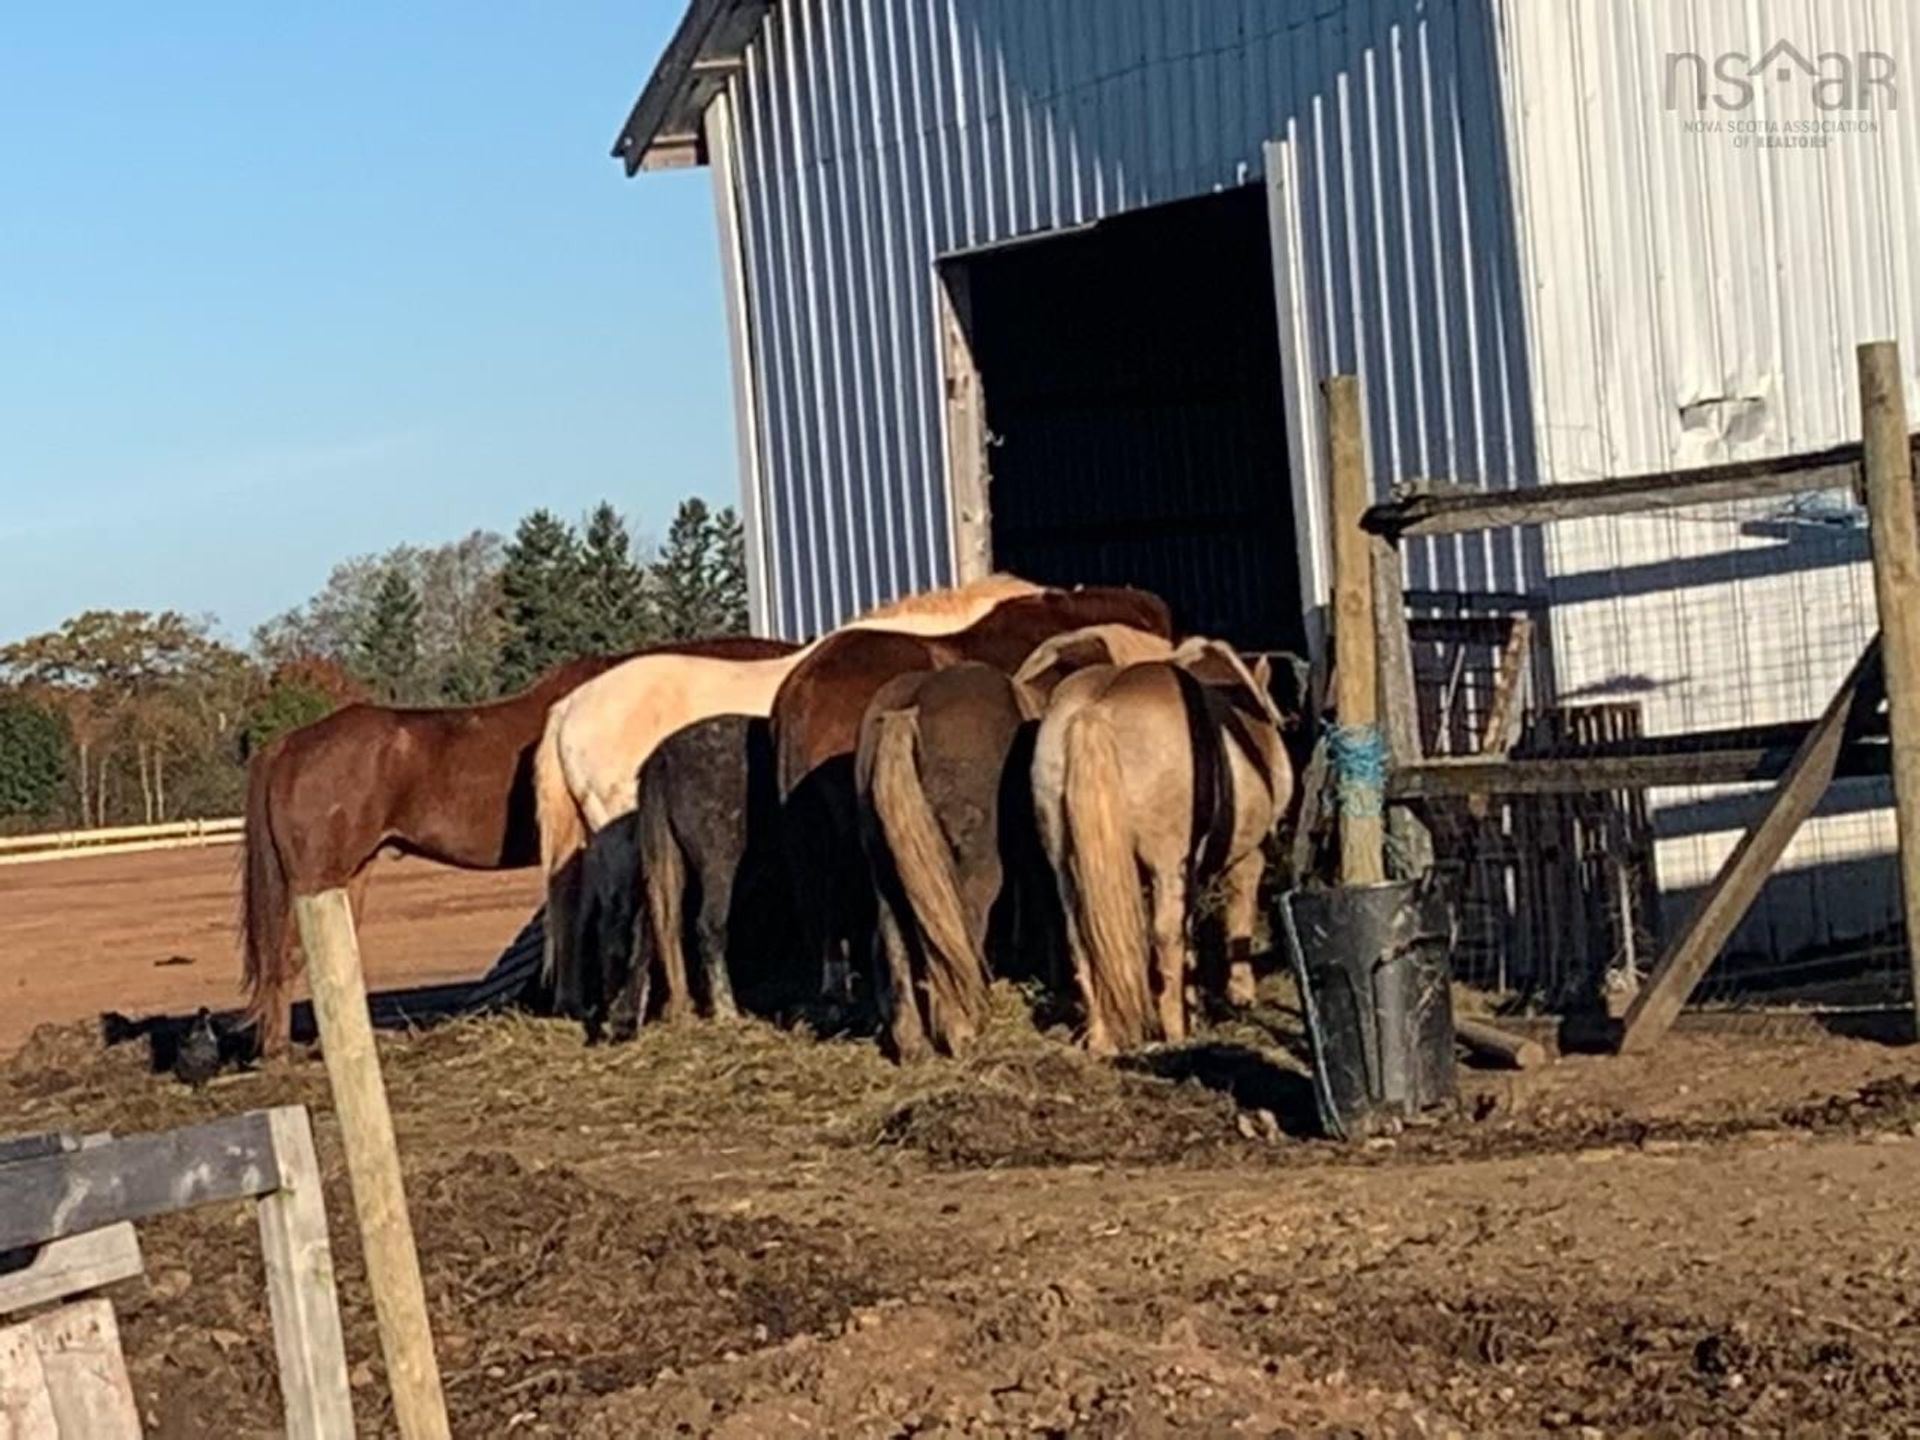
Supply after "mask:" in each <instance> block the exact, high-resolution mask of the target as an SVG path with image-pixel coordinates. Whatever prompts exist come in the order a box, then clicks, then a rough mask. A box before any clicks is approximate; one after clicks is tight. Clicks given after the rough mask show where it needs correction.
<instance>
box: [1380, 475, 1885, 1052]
mask: <svg viewBox="0 0 1920 1440" xmlns="http://www.w3.org/2000/svg"><path fill="white" fill-rule="evenodd" d="M1546 534H1547V535H1548V537H1549V539H1548V543H1547V544H1546V546H1545V568H1546V570H1547V577H1546V579H1545V583H1543V584H1542V585H1541V586H1540V587H1538V591H1537V593H1536V594H1534V595H1530V596H1517V595H1516V596H1497V595H1495V596H1489V595H1478V596H1471V597H1469V596H1462V595H1454V594H1448V593H1437V592H1417V593H1412V594H1409V596H1408V610H1409V617H1410V618H1409V629H1410V638H1411V640H1412V642H1413V657H1414V670H1415V693H1416V699H1417V705H1418V711H1419V722H1420V732H1421V741H1422V747H1423V749H1424V751H1425V753H1426V754H1427V755H1429V756H1467V755H1486V754H1511V755H1514V756H1555V755H1565V754H1569V753H1573V754H1580V755H1592V754H1596V753H1605V750H1606V747H1607V746H1608V745H1610V744H1614V745H1621V744H1624V742H1628V741H1634V742H1639V741H1643V740H1645V739H1647V738H1654V739H1657V738H1658V737H1662V736H1677V735H1680V734H1683V733H1692V734H1696V735H1697V734H1699V733H1700V732H1703V731H1725V732H1726V734H1727V736H1728V740H1729V744H1732V743H1734V742H1735V741H1736V740H1737V741H1739V742H1740V743H1751V744H1754V745H1756V746H1759V745H1767V744H1773V743H1776V742H1781V739H1782V737H1783V736H1788V735H1790V734H1791V722H1804V721H1806V720H1809V719H1811V718H1812V717H1813V716H1814V715H1816V714H1817V713H1819V711H1820V710H1821V709H1822V708H1823V707H1824V705H1825V704H1826V702H1827V700H1828V698H1829V697H1830V696H1831V695H1832V693H1833V691H1834V689H1835V688H1836V687H1837V686H1838V684H1839V682H1840V680H1841V678H1842V677H1843V676H1844V675H1845V674H1846V673H1847V672H1848V670H1849V669H1850V668H1851V666H1852V665H1853V663H1854V662H1855V660H1856V659H1857V658H1858V656H1859V653H1860V650H1861V647H1862V646H1863V645H1864V644H1865V643H1866V641H1867V640H1868V639H1869V638H1870V637H1871V635H1872V633H1873V630H1874V621H1873V616H1874V607H1873V596H1872V578H1871V571H1870V567H1869V566H1868V564H1867V563H1866V561H1867V553H1866V539H1865V533H1864V516H1863V514H1862V513H1861V512H1860V510H1859V508H1858V506H1857V505H1856V504H1855V503H1854V502H1853V498H1852V496H1851V495H1850V494H1848V493H1846V492H1821V493H1818V494H1810V495H1803V496H1795V497H1791V498H1789V499H1786V500H1780V499H1773V500H1761V501H1735V502H1728V503H1720V504H1714V505H1703V506H1699V507H1693V508H1688V509H1681V510H1674V511H1671V512H1668V513H1666V514H1662V515H1657V516H1631V517H1610V518H1606V519H1600V520H1588V521H1576V522H1570V523H1566V524H1559V525H1553V526H1550V527H1548V529H1547V531H1546ZM1784 743H1788V745H1789V748H1790V743H1791V742H1790V740H1789V741H1786V742H1784ZM1767 789H1768V787H1765V786H1752V785H1748V786H1699V785H1695V786H1686V787H1667V788H1663V789H1654V790H1644V791H1620V792H1600V793H1587V794H1579V795H1518V796H1494V797H1475V798H1472V799H1461V800H1447V801H1430V802H1428V804H1427V810H1426V818H1427V821H1428V824H1429V826H1430V828H1431V830H1432V832H1433V840H1434V851H1435V858H1436V872H1437V877H1438V878H1439V879H1440V880H1441V881H1442V882H1443V883H1444V884H1446V885H1447V886H1448V887H1449V889H1450V891H1451V893H1452V896H1453V898H1454V900H1455V902H1456V910H1457V914H1458V916H1459V926H1460V938H1459V944H1458V949H1457V954H1456V962H1455V963H1456V968H1457V973H1458V975H1459V977H1460V978H1461V979H1462V980H1464V981H1466V982H1468V983H1470V984H1473V985H1476V986H1479V987H1481V988H1484V989H1486V990H1489V991H1492V992H1494V993H1496V994H1498V995H1500V996H1503V997H1506V998H1508V999H1509V1000H1511V1001H1513V1002H1515V1003H1516V1004H1519V1005H1522V1006H1524V1007H1528V1008H1537V1009H1542V1010H1554V1011H1565V1010H1569V1009H1582V1010H1588V1009H1595V1008H1603V1009H1605V1010H1607V1011H1608V1012H1610V1013H1613V1014H1616V1015H1618V1014H1620V1013H1623V1012H1624V1010H1625V1007H1626V1005H1627V1004H1628V1002H1629V1001H1630V1000H1631V998H1632V996H1633V994H1634V993H1635V991H1636V989H1637V987H1638V985H1639V982H1640V980H1641V979H1642V978H1643V977H1644V976H1645V975H1646V973H1647V972H1648V970H1649V969H1651V967H1652V966H1653V964H1654V963H1655V961H1656V960H1657V959H1658V957H1659V955H1660V953H1661V949H1662V946H1663V945H1664V944H1665V943H1666V942H1667V941H1668V939H1669V938H1670V937H1671V936H1672V935H1673V934H1674V933H1675V932H1676V931H1677V929H1678V928H1679V926H1680V925H1681V924H1682V923H1683V922H1684V920H1685V918H1686V915H1687V913H1688V911H1689V909H1690V907H1691V905H1692V904H1693V902H1694V900H1695V898H1696V896H1697V895H1698V893H1699V892H1700V890H1701V888H1702V887H1704V886H1705V885H1706V884H1707V883H1708V882H1709V881H1710V880H1711V879H1712V878H1713V876H1714V874H1715V872H1716V871H1717V870H1718V869H1719V867H1720V865H1721V864H1722V862H1723V861H1724V860H1725V858H1726V856H1727V855H1728V854H1729V853H1730V852H1731V850H1732V847H1733V846H1734V844H1735V843H1736V842H1737V840H1738V838H1739V836H1740V834H1741V833H1742V832H1743V831H1744V829H1745V828H1746V826H1747V824H1748V823H1749V822H1750V820H1751V819H1752V818H1753V816H1754V815H1755V814H1756V813H1757V810H1758V808H1759V806H1760V804H1761V803H1762V801H1763V800H1764V797H1765V795H1766V793H1767ZM1890 806H1891V791H1890V789H1889V787H1888V784H1887V782H1886V781H1885V780H1884V779H1882V778H1872V777H1864V778H1855V779H1842V780H1840V781H1837V782H1836V783H1835V784H1834V786H1833V787H1832V790H1831V792H1830V793H1829V794H1828V796H1827V797H1826V799H1825V800H1824V801H1823V802H1822V804H1821V805H1820V807H1819V809H1818V810H1817V811H1816V813H1815V816H1814V818H1813V819H1812V820H1810V821H1809V822H1808V823H1807V824H1806V825H1805V826H1804V827H1803V828H1802V831H1801V833H1800V834H1799V836H1798V837H1797V838H1796V839H1795V841H1794V843H1793V845H1792V846H1791V848H1790V849H1789V851H1788V852H1787V854H1786V856H1785V857H1784V859H1783V861H1782V863H1781V864H1780V866H1779V867H1777V870H1776V872H1775V873H1774V874H1773V876H1772V877H1771V878H1770V879H1769V881H1768V882H1767V884H1766V886H1765V888H1764V889H1763V890H1762V892H1761V894H1760V896H1759V898H1758V900H1757V901H1756V902H1755V904H1754V905H1753V907H1752V909H1751V911H1750V913H1749V914H1748V916H1747V918H1746V919H1745V921H1744V922H1743V923H1742V924H1741V926H1740V927H1739V929H1738V930H1737V931H1736V933H1735V934H1734V936H1733V938H1732V940H1731V941H1730V942H1729V943H1728V945H1727V946H1726V948H1725V950H1724V951H1723V953H1722V954H1721V955H1720V957H1719V958H1718V960H1717V961H1716V963H1715V964H1714V966H1713V968H1712V970H1711V971H1710V973H1709V974H1708V976H1707V978H1706V980H1705V982H1704V983H1703V984H1702V985H1701V986H1700V987H1699V988H1698V989H1697V990H1696V992H1695V994H1694V1003H1696V1004H1703V1003H1704V1004H1713V1005H1735V1006H1753V1007H1761V1006H1764V1007H1793V1008H1812V1009H1820V1010H1845V1009H1854V1008H1878V1007H1881V1006H1888V1005H1898V1004H1905V1003H1907V1001H1908V990H1909V982H1908V973H1909V972H1908V965H1907V958H1906V956H1907V951H1906V944H1905V936H1904V934H1903V932H1902V927H1901V925H1900V923H1899V898H1898V888H1897V877H1896V874H1895V869H1894V866H1895V848H1896V842H1895V832H1894V826H1893V819H1892V814H1891V810H1890Z"/></svg>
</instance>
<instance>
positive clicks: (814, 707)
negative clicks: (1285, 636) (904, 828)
mask: <svg viewBox="0 0 1920 1440" xmlns="http://www.w3.org/2000/svg"><path fill="white" fill-rule="evenodd" d="M1090 625H1130V626H1133V627H1134V628H1136V629H1139V630H1145V631H1148V632H1150V633H1152V634H1155V635H1161V636H1167V635H1171V634H1172V631H1173V621H1172V617H1171V616H1170V615H1169V614H1168V613H1167V606H1166V602H1165V601H1163V600H1162V599H1160V597H1159V596H1157V595H1152V594H1149V593H1148V592H1147V591H1144V590H1132V589H1126V588H1123V587H1113V586H1088V587H1085V588H1082V589H1077V590H1048V591H1043V592H1041V593H1040V594H1038V595H1025V596H1019V597H1016V598H1014V599H1011V600H1003V601H1001V602H1000V603H999V604H998V605H996V606H995V607H994V608H993V610H991V611H990V612H989V613H988V614H987V615H985V616H983V617H982V618H981V619H979V620H977V621H975V622H974V623H973V624H972V625H970V626H968V627H967V628H966V629H965V630H960V631H956V632H954V633H953V634H950V635H907V634H901V633H899V632H896V631H889V630H847V631H842V632H841V633H839V634H836V635H832V636H829V637H828V638H827V639H825V640H823V641H820V642H818V643H817V644H816V645H815V646H814V648H813V649H812V651H811V652H809V653H808V655H807V657H806V659H804V660H802V661H801V662H800V663H799V665H797V666H796V667H795V668H794V670H793V673H792V674H790V675H788V676H787V678H786V680H785V681H784V682H783V683H782V684H781V686H780V689H779V692H778V693H777V694H776V695H775V696H774V701H773V709H772V720H773V736H774V748H775V756H776V765H777V773H778V775H779V780H780V796H781V800H782V803H783V804H784V805H785V807H786V820H785V823H784V824H783V826H782V838H783V840H784V841H785V842H786V844H787V848H788V852H789V856H790V859H791V862H792V867H793V878H794V887H795V896H796V899H798V900H800V901H801V902H802V903H801V904H800V912H801V914H802V916H803V923H805V924H806V926H807V928H808V932H809V933H808V934H807V936H806V944H807V946H808V950H809V953H811V954H814V955H818V956H819V957H820V959H821V962H822V963H823V965H824V966H825V967H826V968H825V975H826V978H827V989H828V990H829V992H830V993H831V992H840V993H841V994H842V995H844V992H845V991H846V989H847V981H848V978H849V977H848V972H847V970H846V967H845V953H846V952H845V949H844V947H845V946H846V945H847V944H849V943H853V942H857V940H858V939H859V938H861V937H863V936H865V935H866V933H867V932H868V929H869V924H868V917H870V915H871V912H872V899H873V895H872V887H871V886H870V885H869V884H867V883H866V877H865V875H864V873H863V867H862V865H861V864H860V863H859V848H858V847H859V840H858V836H859V829H858V825H857V822H856V819H855V813H854V783H853V756H854V750H855V748H856V747H857V746H858V744H859V741H860V721H861V718H862V717H863V716H864V715H865V714H866V711H867V706H868V705H869V704H870V703H871V702H872V700H873V697H874V696H875V695H876V694H877V693H878V692H879V690H880V688H881V686H883V685H885V684H886V683H887V682H888V681H889V680H891V679H893V678H894V677H895V676H896V675H904V674H906V673H908V672H909V671H914V670H943V669H945V668H946V667H948V666H949V665H957V664H960V663H961V662H963V661H968V660H972V661H978V662H980V663H981V664H985V665H991V666H993V667H994V668H995V669H997V670H1002V671H1005V672H1007V673H1009V674H1011V673H1012V672H1013V671H1015V670H1017V669H1019V668H1020V666H1021V664H1022V663H1023V662H1024V661H1025V660H1026V659H1027V657H1028V656H1029V655H1031V654H1032V653H1033V651H1034V649H1035V648H1036V647H1037V646H1039V645H1040V644H1041V643H1042V642H1043V641H1046V640H1048V639H1050V638H1052V637H1053V636H1056V635H1059V634H1062V633H1064V632H1066V631H1069V630H1079V629H1083V628H1085V627H1087V626H1090Z"/></svg>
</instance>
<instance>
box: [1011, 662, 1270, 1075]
mask: <svg viewBox="0 0 1920 1440" xmlns="http://www.w3.org/2000/svg"><path fill="white" fill-rule="evenodd" d="M1267 678H1268V677H1267V674H1266V662H1265V661H1264V660H1263V661H1261V662H1260V664H1259V666H1258V667H1256V668H1255V669H1253V670H1251V671H1250V670H1248V668H1247V667H1246V665H1245V663H1244V662H1243V661H1242V660H1241V659H1240V657H1239V656H1238V655H1237V654H1235V653H1234V652H1233V650H1232V649H1231V648H1230V647H1228V646H1227V645H1225V644H1223V643H1221V642H1219V641H1211V640H1199V639H1195V640H1189V641H1187V642H1186V643H1185V644H1184V645H1182V646H1181V647H1180V649H1179V650H1178V651H1177V652H1176V653H1175V655H1174V657H1173V658H1172V659H1171V660H1155V661H1148V662H1146V663H1143V664H1137V665H1128V666H1123V667H1116V668H1094V669H1089V670H1083V671H1081V672H1080V673H1079V674H1077V675H1073V676H1071V677H1069V678H1068V679H1067V680H1065V681H1064V682H1062V683H1061V685H1060V687H1059V688H1058V689H1057V690H1056V691H1055V692H1054V697H1053V703H1052V705H1051V706H1050V708H1049V709H1048V711H1047V715H1046V718H1045V719H1044V720H1042V721H1041V724H1040V732H1039V735H1038V736H1037V737H1036V739H1035V742H1034V757H1033V799H1034V811H1035V815H1036V818H1037V820H1038V822H1039V827H1040V835H1041V840H1042V843H1043V844H1044V845H1045V847H1046V851H1047V855H1048V858H1049V860H1050V861H1051V862H1052V867H1053V870H1054V873H1055V876H1056V879H1057V882H1058V885H1059V888H1060V899H1061V905H1062V908H1063V909H1064V911H1065V912H1066V919H1067V939H1068V951H1069V953H1070V955H1071V957H1072V961H1073V970H1074V979H1075V981H1076V983H1077V984H1078V986H1079V989H1080V995H1081V999H1082V1001H1083V1003H1084V1006H1085V1012H1086V1043H1087V1048H1088V1049H1090V1050H1092V1051H1093V1052H1094V1053H1096V1054H1112V1053H1114V1052H1115V1051H1118V1050H1124V1049H1130V1048H1132V1047H1134V1046H1137V1045H1140V1044H1142V1043H1144V1042H1145V1041H1147V1040H1148V1039H1151V1038H1153V1037H1154V1036H1155V1035H1158V1036H1159V1037H1160V1038H1163V1039H1166V1040H1170V1041H1180V1040H1184V1039H1185V1038H1186V1035H1187V1014H1186V1004H1187V1000H1186V987H1187V976H1188V970H1189V961H1188V956H1189V944H1190V942H1189V927H1190V924H1191V921H1192V918H1193V917H1194V915H1195V914H1197V913H1199V912H1200V911H1201V910H1202V908H1203V907H1202V905H1201V904H1200V901H1199V897H1200V895H1201V893H1202V891H1203V890H1204V889H1205V888H1207V887H1209V886H1211V885H1214V884H1218V885H1219V887H1220V892H1221V893H1220V901H1221V907H1220V908H1221V911H1222V919H1223V922H1224V928H1225V931H1226V937H1227V946H1228V956H1229V972H1228V979H1227V998H1228V999H1229V1000H1231V1001H1233V1002H1235V1003H1238V1004H1247V1003H1250V1002H1251V1001H1252V999H1253V967H1252V961H1251V951H1252V940H1253V921H1254V910H1255V906H1256V897H1257V893H1258V890H1259V883H1260V876H1261V873H1262V871H1263V870H1264V868H1265V854H1264V852H1263V849H1262V846H1263V844H1264V842H1265V840H1266V838H1267V836H1268V835H1269V834H1270V833H1271V832H1272V831H1273V829H1274V827H1275V826H1277V825H1278V824H1279V822H1280V820H1281V818H1282V817H1283V816H1284V815H1285V814H1286V813H1287V811H1288V810H1289V808H1290V805H1291V801H1292V796H1293V787H1294V780H1293V771H1292V767H1291V764H1290V763H1289V761H1288V759H1287V753H1286V750H1285V748H1284V747H1283V746H1282V744H1281V740H1280V731H1281V720H1280V715H1279V712H1278V710H1277V709H1276V708H1275V706H1274V704H1273V701H1272V700H1271V699H1270V698H1269V697H1268V695H1267ZM1143 877H1144V881H1143ZM1143 883H1144V886H1145V889H1146V892H1147V894H1146V896H1145V897H1144V898H1143V895H1142V887H1143Z"/></svg>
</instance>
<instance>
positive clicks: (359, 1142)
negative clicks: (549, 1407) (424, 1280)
mask: <svg viewBox="0 0 1920 1440" xmlns="http://www.w3.org/2000/svg"><path fill="white" fill-rule="evenodd" d="M294 917H295V919H296V920H297V921H298V923H299V926H300V945H301V948H302V949H304V950H305V951H306V955H307V982H308V985H309V986H310V988H311V989H312V991H313V1012H314V1016H315V1018H316V1019H317V1020H318V1022H319V1026H320V1045H321V1051H322V1054H323V1056H324V1057H325V1059H326V1064H327V1080H328V1083H329V1084H330V1085H331V1087H332V1089H333V1108H334V1112H335V1113H336V1114H337V1115H338V1116H339V1119H340V1139H341V1143H342V1145H344V1146H345V1148H346V1152H347V1174H348V1177H349V1179H350V1180H351V1181H352V1184H353V1208H354V1211H355V1213H356V1214H357V1215H358V1217H359V1221H360V1244H361V1249H362V1250H363V1252H364V1253H365V1255H366V1259H367V1282H368V1284H369V1286H370V1287H371V1288H372V1290H373V1308H374V1315H375V1318H376V1319H377V1320H378V1321H379V1326H380V1349H381V1352H382V1353H383V1354H384V1355H385V1356H386V1360H387V1382H388V1385H389V1386H390V1387H391V1389H392V1391H393V1414H394V1419H395V1421H396V1422H397V1423H398V1425H399V1427H400V1433H401V1435H402V1436H404V1437H406V1440H448V1437H449V1435H450V1432H449V1430H448V1428H447V1405H446V1398H445V1396H444V1395H443V1394H442V1393H441V1389H440V1366H439V1363H438V1362H437V1361H436V1360H435V1359H434V1354H433V1330H432V1327H431V1325H430V1324H429V1323H428V1320H427V1297H426V1291H425V1289H424V1288H423V1287H422V1285H421V1283H420V1257H419V1254H418V1253H417V1252H416V1250H415V1249H414V1243H413V1223H412V1221H411V1220H410V1219H409V1218H408V1215H407V1195H406V1190H405V1189H404V1187H403V1186H402V1184H401V1178H400V1151H399V1149H398V1147H397V1146H396V1145H395V1144H394V1138H393V1114H392V1112H391V1111H390V1110H389V1109H388V1108H387V1087H386V1083H385V1082H384V1081H383V1080H382V1079H381V1077H380V1056H379V1054H378V1052H377V1051H376V1050H375V1049H374V1044H373V1020H372V1018H371V1016H370V1015H369V1014H368V1013H367V986H366V981H365V979H364V978H363V977H362V975H361V973H360V944H359V941H358V940H357V939H356V938H355V937H354V933H353V914H352V911H351V910H350V909H349V907H348V904H347V893H346V891H344V890H327V891H324V892H322V893H321V894H319V895H305V896H301V897H300V898H298V899H296V900H295V901H294Z"/></svg>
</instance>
